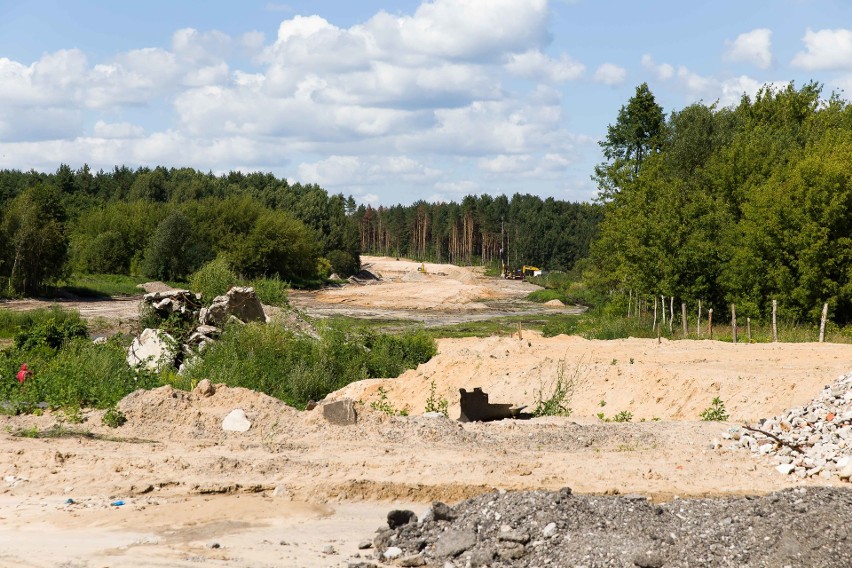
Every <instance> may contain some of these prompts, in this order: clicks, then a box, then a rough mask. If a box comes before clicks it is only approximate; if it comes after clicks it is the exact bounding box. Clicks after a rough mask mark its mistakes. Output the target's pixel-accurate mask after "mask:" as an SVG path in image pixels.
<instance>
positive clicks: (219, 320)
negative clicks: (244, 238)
mask: <svg viewBox="0 0 852 568" xmlns="http://www.w3.org/2000/svg"><path fill="white" fill-rule="evenodd" d="M142 302H143V304H144V305H145V306H146V307H148V308H149V309H151V310H153V311H154V313H156V314H157V315H158V316H159V317H161V318H168V317H169V316H171V315H172V314H175V313H177V314H180V315H181V316H182V317H183V318H186V319H188V320H195V321H196V322H197V323H198V325H197V326H196V327H195V329H194V330H193V331H192V333H190V335H189V337H188V338H187V339H186V342H185V343H183V345H177V341H176V340H175V338H173V337H172V336H171V335H169V334H167V333H166V332H164V331H161V330H155V329H146V330H145V331H144V332H142V335H140V336H139V337H138V338H136V339H134V340H133V344H132V345H131V346H130V348H129V349H128V352H127V363H128V365H130V366H132V367H137V366H139V365H142V364H143V363H144V364H145V366H146V367H147V368H148V369H151V370H161V369H163V368H165V367H167V366H170V365H176V366H178V372H179V373H183V372H184V371H186V369H187V368H188V366H190V365H192V364H193V362H195V361H198V360H199V359H200V357H201V354H202V353H203V352H204V350H205V349H206V348H207V347H208V346H210V345H211V344H213V343H214V342H215V341H216V340H217V339H218V338H219V335H220V334H221V333H222V329H221V328H222V326H223V325H224V324H226V323H229V322H240V323H248V322H251V321H263V322H265V321H266V315H265V314H264V312H263V306H262V304H261V303H260V300H259V299H258V297H257V294H256V292H255V290H254V288H251V287H240V286H235V287H233V288H231V289H230V290H228V293H227V294H225V295H223V296H217V297H216V298H215V299H214V300H213V303H212V304H211V305H210V307H209V308H203V307H201V305H202V304H201V294H194V293H192V292H190V291H189V290H169V291H165V292H151V293H149V294H145V296H144V297H143V300H142ZM184 321H186V320H184Z"/></svg>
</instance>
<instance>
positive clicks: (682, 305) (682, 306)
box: [680, 302, 689, 339]
mask: <svg viewBox="0 0 852 568" xmlns="http://www.w3.org/2000/svg"><path fill="white" fill-rule="evenodd" d="M680 321H681V323H682V324H683V337H684V339H686V334H687V333H689V331H688V330H687V328H686V302H681V303H680Z"/></svg>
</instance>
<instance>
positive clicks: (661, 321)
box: [654, 295, 666, 333]
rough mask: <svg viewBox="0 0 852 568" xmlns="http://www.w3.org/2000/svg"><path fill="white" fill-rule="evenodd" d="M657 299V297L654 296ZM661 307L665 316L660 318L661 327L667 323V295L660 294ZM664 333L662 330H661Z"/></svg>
mask: <svg viewBox="0 0 852 568" xmlns="http://www.w3.org/2000/svg"><path fill="white" fill-rule="evenodd" d="M654 299H655V300H656V298H654ZM660 307H661V308H662V310H663V317H662V319H660V328H662V327H663V326H664V325H666V297H665V296H662V295H661V296H660ZM660 332H661V333H662V330H661V331H660Z"/></svg>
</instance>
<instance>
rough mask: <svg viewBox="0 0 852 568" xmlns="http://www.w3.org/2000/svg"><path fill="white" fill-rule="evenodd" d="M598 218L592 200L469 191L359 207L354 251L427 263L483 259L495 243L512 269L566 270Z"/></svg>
mask: <svg viewBox="0 0 852 568" xmlns="http://www.w3.org/2000/svg"><path fill="white" fill-rule="evenodd" d="M601 217H602V208H601V207H600V206H599V205H596V204H589V203H570V202H566V201H560V200H556V199H553V198H552V197H550V198H547V199H541V198H540V197H538V196H535V195H529V194H526V195H522V194H515V195H513V196H512V197H511V199H510V198H508V197H507V196H505V195H500V196H497V197H492V196H491V195H488V194H483V195H479V196H476V195H468V196H467V197H465V198H464V199H463V200H462V201H461V203H456V202H453V201H451V202H449V203H427V202H425V201H418V202H416V203H414V204H412V205H408V206H403V205H395V206H392V207H378V208H373V207H372V206H366V207H365V206H363V205H362V206H360V207H358V209H357V211H356V212H355V215H354V218H355V220H356V222H357V224H358V233H359V239H360V246H361V250H362V251H364V252H369V253H371V254H383V255H390V256H397V257H399V256H405V257H408V258H414V259H417V260H424V261H432V262H450V263H455V264H489V263H492V262H495V263H496V262H498V261H499V259H500V250H501V248H503V249H505V250H506V252H507V258H506V260H507V262H508V263H509V264H510V265H511V266H512V267H515V268H519V267H520V266H521V265H523V264H533V265H536V266H539V267H542V268H546V269H549V270H570V269H572V268H574V265H575V264H576V263H577V261H578V260H580V259H582V258H585V257H586V256H588V253H589V246H590V243H591V241H592V239H593V237H594V235H595V232H596V229H597V225H598V223H599V222H600V219H601Z"/></svg>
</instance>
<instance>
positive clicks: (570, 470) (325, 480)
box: [0, 258, 852, 568]
mask: <svg viewBox="0 0 852 568" xmlns="http://www.w3.org/2000/svg"><path fill="white" fill-rule="evenodd" d="M364 262H365V265H367V267H368V269H369V270H370V271H371V272H372V273H373V274H376V275H380V276H381V279H380V280H377V281H374V282H373V283H369V284H350V285H347V286H344V287H341V288H336V289H332V290H324V291H321V292H310V293H301V292H300V293H293V296H292V297H293V303H294V304H295V305H297V306H300V307H301V308H302V309H304V310H305V311H307V312H308V313H309V314H318V315H328V314H330V313H342V314H345V315H353V316H354V315H368V314H371V313H377V314H380V315H378V316H376V317H382V318H385V317H388V316H387V312H386V311H391V312H393V313H394V316H393V317H394V318H396V319H401V316H400V314H402V315H405V316H406V317H408V318H410V319H421V320H426V321H429V318H432V317H441V316H443V315H445V314H446V315H447V317H448V318H450V317H454V318H459V317H460V318H466V317H480V316H482V315H483V314H488V313H502V311H503V309H502V307H503V306H505V305H508V304H511V305H512V306H513V308H512V309H513V310H515V311H514V312H513V313H524V309H525V306H526V303H525V301H524V300H523V298H524V297H525V296H526V294H527V293H528V292H529V291H530V290H531V289H534V288H532V287H531V285H529V284H526V283H523V282H517V281H505V280H502V279H498V278H486V277H484V276H482V275H481V273H480V272H479V271H478V270H476V269H470V268H459V267H454V266H449V265H432V264H429V263H427V264H426V265H425V268H426V271H425V273H424V272H422V271H418V270H417V267H418V266H421V265H420V263H415V262H409V261H403V260H400V261H397V260H395V259H392V258H365V259H364ZM500 302H504V303H503V304H501V303H500ZM495 305H496V306H497V308H495V307H494V306H495ZM2 308H3V307H2V306H0V309H2ZM529 308H530V309H535V310H543V309H549V310H553V309H560V308H542V307H541V306H529ZM335 309H337V310H338V311H335ZM561 309H571V308H561ZM101 313H103V312H101ZM100 317H108V316H103V315H102V316H100ZM121 317H124V316H121ZM850 370H852V345H839V344H818V343H807V344H804V343H803V344H789V343H776V344H745V343H740V344H737V345H733V344H730V343H722V342H718V341H710V340H699V341H672V342H670V341H665V340H663V341H661V342H658V341H657V340H646V339H623V340H616V341H589V340H585V339H581V338H577V337H567V336H559V337H553V338H544V337H541V336H540V335H539V334H536V333H533V332H530V331H528V330H523V332H522V335H521V336H520V337H519V336H518V335H517V334H515V335H512V336H509V334H508V333H507V334H506V335H505V336H503V337H491V338H486V339H477V338H467V339H442V340H439V341H438V354H437V356H436V357H434V358H433V359H432V360H431V361H429V362H427V363H425V364H423V365H421V366H420V367H418V368H417V369H414V370H411V371H408V372H406V373H404V374H403V375H402V376H400V377H398V378H393V379H374V380H369V381H364V382H360V383H354V384H352V385H349V386H348V387H346V388H344V389H342V390H341V391H338V392H337V393H333V394H332V395H330V396H329V397H328V398H329V399H342V398H352V399H354V400H356V401H359V403H356V408H357V410H358V421H357V423H356V424H354V425H349V426H337V425H333V424H329V423H328V422H327V421H326V420H325V419H324V418H323V416H322V414H321V413H320V412H319V411H318V410H314V411H301V410H296V409H292V408H289V407H287V406H286V405H284V404H283V403H281V402H280V401H278V400H275V399H272V398H270V397H268V396H266V395H263V394H260V393H255V392H251V391H246V390H243V389H232V388H227V387H220V388H218V389H217V391H216V393H215V394H214V395H212V396H203V395H201V394H200V393H185V392H181V391H175V390H173V389H171V388H170V387H161V388H160V389H156V390H153V391H146V392H142V391H140V392H137V393H134V394H132V395H130V396H128V397H127V398H125V399H124V400H123V401H122V402H121V404H120V409H121V410H122V411H123V412H124V413H125V415H126V416H127V418H128V421H127V423H126V424H125V425H123V426H121V427H119V428H115V429H113V428H108V427H106V426H103V425H102V423H101V415H102V411H92V410H86V411H84V412H83V418H84V419H85V420H84V422H82V423H70V422H68V421H67V420H66V418H65V416H64V415H63V414H62V413H61V412H47V413H45V414H43V415H41V416H35V415H25V416H2V417H0V519H2V525H0V566H2V567H6V566H27V567H30V566H38V567H41V566H45V567H47V566H51V567H53V566H69V567H77V566H80V567H84V566H85V567H105V566H109V567H112V568H116V567H118V568H123V567H131V566H198V565H199V564H200V565H203V566H229V567H249V566H251V567H264V566H317V567H318V566H346V565H347V564H348V563H349V562H352V561H353V558H354V557H355V555H356V554H360V555H361V556H362V557H363V556H367V555H369V554H370V551H359V550H358V544H359V542H361V541H363V540H365V539H370V538H371V535H372V534H373V531H374V530H375V529H376V528H377V527H378V526H380V525H381V524H383V522H384V519H385V515H386V513H387V511H388V510H389V509H391V508H411V509H413V510H414V511H415V512H416V513H417V514H418V515H420V516H422V514H423V513H425V511H426V510H427V509H428V506H429V503H430V502H431V501H432V500H435V499H437V500H441V501H445V502H449V503H453V502H456V501H459V500H462V499H465V498H468V497H472V496H475V495H478V494H481V493H484V492H488V491H494V490H500V489H504V490H515V489H538V488H544V489H559V488H561V487H565V486H569V487H571V488H573V490H574V491H575V492H578V493H591V494H626V493H639V494H642V495H645V496H648V497H650V498H652V499H654V500H657V501H666V500H671V499H672V498H674V497H675V496H678V497H695V496H718V495H752V494H764V493H767V492H770V491H773V490H776V489H782V488H785V487H791V486H802V487H809V486H814V485H834V486H843V487H848V486H849V484H848V482H843V481H840V480H838V479H837V478H836V477H835V478H833V479H832V480H828V481H826V480H824V479H807V480H801V479H798V478H797V477H795V476H785V475H781V474H780V473H778V472H777V471H776V470H775V468H774V465H775V464H774V463H773V462H770V461H769V460H768V459H766V458H759V457H753V456H752V455H751V454H750V453H749V452H748V451H746V450H738V449H731V448H728V447H727V446H723V447H722V448H718V449H713V447H712V446H713V441H714V439H718V438H719V437H720V436H721V434H722V433H723V432H725V431H726V430H727V429H728V428H729V427H730V426H732V425H734V424H743V423H750V424H755V423H756V422H757V421H758V420H759V419H760V418H764V417H771V416H774V415H777V414H779V413H780V412H781V411H782V410H784V409H786V408H790V407H793V406H799V405H804V404H806V403H807V402H808V401H809V400H810V399H811V398H813V397H814V396H816V395H817V394H818V393H819V392H820V390H821V389H822V388H823V386H824V385H827V384H830V383H832V382H833V381H834V380H835V379H836V378H837V377H838V376H839V375H841V374H843V373H846V372H849V371H850ZM559 377H562V379H563V380H571V381H573V383H574V390H573V397H572V398H571V400H570V401H569V406H570V407H571V408H572V410H573V413H572V415H571V416H569V417H543V418H534V419H531V420H504V421H499V422H491V423H465V424H462V423H459V422H457V421H455V420H453V418H456V417H458V414H459V408H458V389H459V388H466V389H472V388H474V387H477V386H478V387H482V388H483V389H484V390H485V391H486V392H487V393H488V394H489V395H490V399H491V401H492V402H497V403H513V404H518V405H528V408H532V407H534V406H535V403H536V400H537V399H538V398H541V397H542V396H547V395H548V394H549V392H550V389H552V387H553V384H554V381H555V380H556V379H557V378H559ZM7 379H11V378H4V379H3V380H7ZM379 387H382V391H381V392H383V393H385V395H384V396H386V402H387V403H389V404H390V405H391V406H392V407H393V408H394V409H396V410H402V409H406V410H407V411H408V412H409V416H388V415H387V414H385V413H382V412H379V411H377V410H374V409H373V408H371V403H372V402H375V401H377V400H379V398H380V397H381V396H382V395H381V393H380V392H379ZM432 393H434V395H433V398H435V397H437V398H438V399H440V398H446V399H447V401H448V403H449V415H450V418H449V419H445V418H434V417H424V416H423V413H424V410H425V408H426V402H427V398H429V397H430V394H432ZM717 396H718V397H720V398H721V399H723V400H724V401H725V403H726V407H727V410H728V412H729V414H730V419H729V422H728V423H718V422H704V421H701V420H699V414H700V413H701V411H702V410H704V409H705V408H707V407H708V406H710V403H711V400H712V399H713V398H714V397H717ZM236 408H241V409H243V410H244V411H245V413H246V415H247V417H248V419H249V420H250V421H251V423H252V426H251V428H250V429H249V430H248V431H247V432H245V433H238V432H225V431H223V430H222V427H221V425H222V420H223V419H224V417H225V416H226V415H227V414H228V413H230V412H231V411H232V410H234V409H236ZM620 412H630V413H632V415H633V420H632V422H630V423H613V422H604V421H602V420H601V419H600V418H599V417H598V416H597V415H598V414H599V413H603V414H604V417H605V418H611V417H613V416H614V415H616V414H618V413H620ZM45 432H50V433H52V436H51V437H45V438H34V437H28V436H34V435H35V434H36V433H45Z"/></svg>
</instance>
